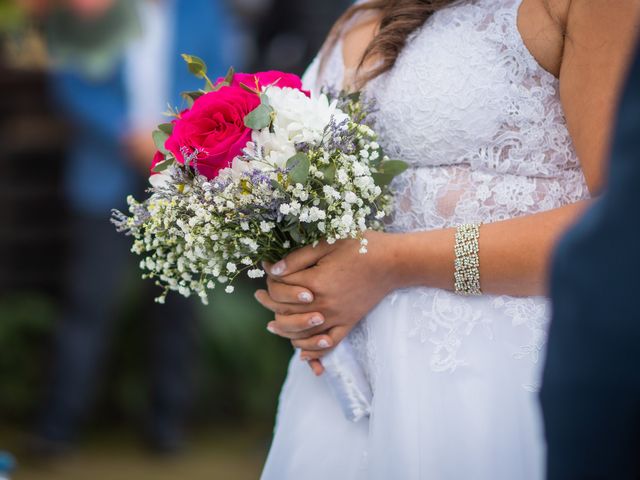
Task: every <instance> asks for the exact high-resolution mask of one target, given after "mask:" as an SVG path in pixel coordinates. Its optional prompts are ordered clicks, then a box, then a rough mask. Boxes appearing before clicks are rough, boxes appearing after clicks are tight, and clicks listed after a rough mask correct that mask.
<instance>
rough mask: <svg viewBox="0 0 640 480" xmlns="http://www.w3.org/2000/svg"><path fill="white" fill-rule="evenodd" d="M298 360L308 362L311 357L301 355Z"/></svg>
mask: <svg viewBox="0 0 640 480" xmlns="http://www.w3.org/2000/svg"><path fill="white" fill-rule="evenodd" d="M300 360H301V361H303V362H308V361H309V360H311V359H310V358H309V357H305V356H302V357H300Z"/></svg>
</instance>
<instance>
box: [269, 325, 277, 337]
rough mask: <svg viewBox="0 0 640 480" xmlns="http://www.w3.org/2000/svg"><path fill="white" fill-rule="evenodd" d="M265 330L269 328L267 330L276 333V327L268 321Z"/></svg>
mask: <svg viewBox="0 0 640 480" xmlns="http://www.w3.org/2000/svg"><path fill="white" fill-rule="evenodd" d="M267 330H269V332H271V333H273V334H274V335H276V334H277V333H276V329H275V328H274V327H273V325H271V324H270V323H267Z"/></svg>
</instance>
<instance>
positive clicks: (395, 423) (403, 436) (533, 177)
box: [262, 0, 588, 480]
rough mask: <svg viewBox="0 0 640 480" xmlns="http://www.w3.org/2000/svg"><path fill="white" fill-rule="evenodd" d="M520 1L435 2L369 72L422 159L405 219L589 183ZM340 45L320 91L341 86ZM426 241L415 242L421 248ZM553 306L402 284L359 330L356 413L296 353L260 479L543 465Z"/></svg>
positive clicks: (482, 218) (561, 195)
mask: <svg viewBox="0 0 640 480" xmlns="http://www.w3.org/2000/svg"><path fill="white" fill-rule="evenodd" d="M520 1H521V0H477V1H472V0H467V1H460V2H456V3H454V4H453V5H452V6H450V7H448V8H446V9H444V10H442V11H440V12H438V13H437V14H435V15H434V16H432V17H431V18H430V19H429V20H428V21H427V22H426V23H425V25H424V26H423V27H422V28H420V29H419V30H418V31H417V32H415V33H414V34H413V35H412V36H411V37H410V38H409V41H408V43H407V46H406V47H405V49H404V51H403V52H402V53H401V55H400V56H399V58H398V60H397V63H396V65H395V67H394V68H393V70H392V71H390V72H388V73H387V74H384V75H382V76H381V77H378V78H377V79H375V80H373V81H372V82H370V83H369V85H368V86H367V88H366V94H367V95H369V96H371V97H373V98H374V99H375V100H376V102H377V107H378V111H377V113H376V114H375V116H376V121H377V129H378V131H379V132H380V134H381V143H382V144H383V146H384V147H385V148H386V150H387V152H388V153H389V155H390V156H391V157H392V158H400V159H403V160H405V161H407V162H408V163H409V164H410V165H411V168H410V169H409V170H408V171H407V172H406V173H405V174H403V176H402V178H400V179H398V180H397V181H396V183H395V190H396V195H397V202H396V203H397V205H396V213H395V218H394V220H393V223H392V225H391V228H392V229H393V230H395V231H412V230H430V229H439V228H445V227H451V226H455V225H459V224H463V223H475V222H483V223H488V222H494V221H499V220H504V219H508V218H512V217H516V216H521V215H527V214H531V213H535V212H540V211H543V210H549V209H552V208H556V207H560V206H562V205H566V204H569V203H574V202H576V201H579V200H581V199H584V198H587V197H588V191H587V188H586V185H585V182H584V178H583V175H582V172H581V170H580V167H579V163H578V160H577V158H576V155H575V151H574V149H573V146H572V142H571V139H570V137H569V134H568V132H567V128H566V125H565V120H564V116H563V112H562V108H561V105H560V101H559V97H558V81H557V79H556V78H555V77H554V76H552V75H551V74H549V73H548V72H546V71H545V70H543V69H542V67H541V66H540V65H539V64H538V63H537V62H536V61H535V59H534V58H533V57H532V55H531V54H530V53H529V51H528V50H527V48H526V46H525V45H524V43H523V41H522V38H521V36H520V34H519V31H518V29H517V22H516V18H517V12H518V7H519V4H520ZM341 52H342V46H341V45H340V44H338V45H337V46H336V48H335V49H334V51H333V52H332V53H331V55H330V58H329V59H328V63H327V64H326V67H325V68H324V69H323V71H322V72H319V71H318V61H317V60H316V61H315V62H314V63H313V64H312V65H311V67H310V68H309V71H308V72H307V74H306V76H305V81H306V83H307V86H308V87H309V88H311V89H313V90H318V89H319V88H321V87H322V86H325V85H329V86H334V87H340V85H341V83H342V80H343V76H344V68H343V62H342V56H341ZM418 254H419V253H418V252H416V255H418ZM548 319H549V305H548V303H547V300H546V299H544V298H532V297H530V298H513V297H507V296H489V295H485V296H481V297H473V298H466V297H460V296H457V295H455V294H453V293H450V292H447V291H443V290H438V289H433V288H411V289H406V290H400V291H396V292H394V293H393V294H391V295H389V296H388V297H387V298H385V299H384V300H383V301H382V302H381V303H380V304H379V305H378V306H377V307H376V308H375V309H374V310H373V311H372V312H371V313H370V314H369V315H368V316H367V317H366V319H364V320H363V321H361V322H360V323H359V325H358V326H357V327H356V328H355V330H354V331H353V332H352V334H351V337H350V338H351V342H352V344H353V345H354V347H355V350H356V352H357V354H358V355H359V360H360V361H361V363H362V365H363V368H364V370H365V372H366V374H367V376H368V378H369V381H370V383H371V385H372V389H373V404H372V414H371V417H370V418H369V419H365V420H362V421H360V422H357V423H351V422H348V421H347V420H346V419H345V417H344V415H343V413H342V411H341V410H340V408H339V406H338V403H337V402H336V400H335V398H334V397H333V396H332V395H331V393H330V391H329V389H328V387H327V384H326V382H325V380H324V379H323V378H322V377H320V378H316V377H314V375H313V374H312V372H311V370H310V369H309V367H308V366H307V365H306V364H305V363H303V362H301V361H300V360H299V359H298V358H297V357H294V358H293V360H292V361H291V365H290V368H289V374H288V377H287V380H286V382H285V385H284V387H283V391H282V395H281V398H280V406H279V411H278V416H277V425H276V430H275V437H274V440H273V445H272V447H271V451H270V453H269V457H268V460H267V463H266V466H265V469H264V472H263V475H262V478H263V480H289V479H305V480H315V479H318V480H320V479H322V480H327V479H331V480H342V479H346V480H352V479H362V480H365V479H366V480H372V479H380V480H392V479H399V480H413V479H429V480H484V479H486V480H528V479H542V478H543V475H544V473H543V470H544V453H545V452H544V441H543V432H542V426H541V419H540V413H539V410H538V403H537V394H536V390H537V386H538V382H539V376H540V370H541V363H542V355H543V349H544V343H545V336H546V328H547V322H548Z"/></svg>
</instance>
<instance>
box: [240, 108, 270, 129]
mask: <svg viewBox="0 0 640 480" xmlns="http://www.w3.org/2000/svg"><path fill="white" fill-rule="evenodd" d="M272 113H273V108H271V107H269V106H267V105H262V104H261V105H258V107H257V108H256V109H255V110H254V111H252V112H251V113H249V114H248V115H247V116H246V117H244V124H245V125H246V126H247V127H248V128H251V129H252V130H262V129H263V128H267V127H269V125H271V114H272Z"/></svg>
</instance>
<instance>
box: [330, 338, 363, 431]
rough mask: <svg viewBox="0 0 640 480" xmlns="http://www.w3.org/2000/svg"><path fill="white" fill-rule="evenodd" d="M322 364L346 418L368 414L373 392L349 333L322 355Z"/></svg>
mask: <svg viewBox="0 0 640 480" xmlns="http://www.w3.org/2000/svg"><path fill="white" fill-rule="evenodd" d="M322 365H323V366H324V369H325V373H324V375H325V377H326V381H327V383H328V384H329V388H330V389H331V391H332V392H333V395H334V396H335V397H336V400H337V401H338V403H339V404H340V407H341V408H342V411H343V413H344V415H345V417H346V418H347V420H350V421H352V422H357V421H358V420H361V419H363V418H365V417H368V416H369V414H370V413H371V400H372V397H373V393H372V392H371V386H370V385H369V381H368V380H367V377H366V376H365V374H364V371H363V370H362V366H361V365H360V363H359V362H358V360H357V359H356V355H355V352H354V351H353V346H352V345H351V342H350V341H349V337H348V336H347V338H345V339H344V340H343V341H342V342H340V343H339V344H338V346H337V347H336V348H334V349H333V351H332V352H330V353H329V354H328V355H326V356H325V357H323V358H322Z"/></svg>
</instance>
